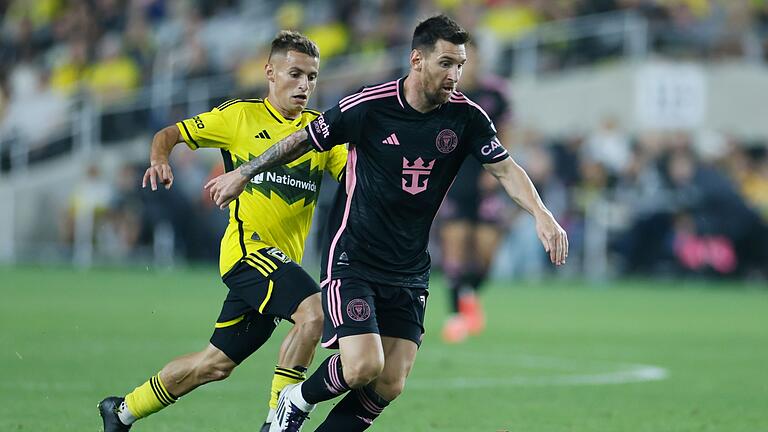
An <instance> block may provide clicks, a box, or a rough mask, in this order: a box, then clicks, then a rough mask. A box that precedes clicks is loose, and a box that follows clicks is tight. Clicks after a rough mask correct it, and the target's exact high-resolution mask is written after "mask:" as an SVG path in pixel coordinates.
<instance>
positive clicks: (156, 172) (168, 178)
mask: <svg viewBox="0 0 768 432" xmlns="http://www.w3.org/2000/svg"><path fill="white" fill-rule="evenodd" d="M158 181H160V182H161V183H162V184H164V185H165V188H166V189H170V188H171V186H172V185H173V170H171V166H170V165H169V164H168V163H156V164H152V165H151V166H150V167H149V168H147V170H146V171H145V172H144V178H143V179H142V180H141V187H143V188H146V187H147V182H149V185H150V186H151V187H152V190H153V191H156V190H157V183H158Z"/></svg>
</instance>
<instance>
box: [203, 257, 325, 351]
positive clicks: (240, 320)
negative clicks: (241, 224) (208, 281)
mask: <svg viewBox="0 0 768 432" xmlns="http://www.w3.org/2000/svg"><path fill="white" fill-rule="evenodd" d="M222 279H223V281H224V283H225V284H226V285H227V287H229V293H228V294H227V298H226V299H224V304H223V305H222V307H221V312H220V313H219V318H218V319H217V320H216V328H215V330H214V332H213V336H211V344H213V346H215V347H216V348H218V349H220V350H221V351H222V352H223V353H224V354H226V355H227V356H228V357H229V358H230V359H232V361H234V362H235V363H237V364H240V363H241V362H242V361H243V360H245V359H246V358H247V357H248V356H250V355H251V354H253V353H254V352H255V351H256V350H257V349H259V347H261V346H262V345H263V344H264V342H266V341H267V340H268V339H269V337H270V336H271V335H272V332H273V331H274V330H275V328H276V327H277V325H278V324H279V323H280V320H282V319H285V320H288V321H292V320H291V315H293V313H294V312H295V311H296V309H297V308H298V307H299V304H301V302H302V301H304V299H306V298H307V297H309V296H311V295H313V294H316V293H318V292H320V287H319V286H318V285H317V282H315V280H314V279H313V278H312V277H311V276H310V275H309V274H307V272H306V271H304V269H303V268H301V266H299V265H298V264H296V263H295V262H293V261H291V260H290V259H289V258H288V257H287V256H285V254H284V253H283V252H282V251H281V250H280V249H278V248H263V249H260V250H259V251H257V252H254V253H252V254H250V255H248V256H246V257H244V258H243V259H242V260H240V262H238V263H237V264H235V266H234V267H232V269H231V270H230V271H229V272H227V274H226V275H224V277H223V278H222Z"/></svg>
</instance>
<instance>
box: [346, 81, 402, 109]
mask: <svg viewBox="0 0 768 432" xmlns="http://www.w3.org/2000/svg"><path fill="white" fill-rule="evenodd" d="M395 82H397V81H389V82H385V83H384V84H379V85H375V86H373V87H365V88H364V89H362V90H360V91H359V92H357V93H352V94H351V95H349V96H347V97H344V98H342V99H341V100H340V101H339V105H341V104H343V103H347V101H349V100H350V99H352V98H354V97H357V96H360V95H362V94H363V93H366V92H369V91H371V90H377V89H380V88H384V87H386V86H388V85H392V83H395Z"/></svg>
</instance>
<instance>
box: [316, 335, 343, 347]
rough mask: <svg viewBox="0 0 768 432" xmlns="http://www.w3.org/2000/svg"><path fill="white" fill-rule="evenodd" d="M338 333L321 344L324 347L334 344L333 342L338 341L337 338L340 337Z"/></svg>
mask: <svg viewBox="0 0 768 432" xmlns="http://www.w3.org/2000/svg"><path fill="white" fill-rule="evenodd" d="M338 338H339V336H338V335H333V337H332V338H331V339H330V340H329V341H328V342H323V343H321V344H320V346H322V347H323V348H328V347H329V346H333V344H335V343H336V339H338Z"/></svg>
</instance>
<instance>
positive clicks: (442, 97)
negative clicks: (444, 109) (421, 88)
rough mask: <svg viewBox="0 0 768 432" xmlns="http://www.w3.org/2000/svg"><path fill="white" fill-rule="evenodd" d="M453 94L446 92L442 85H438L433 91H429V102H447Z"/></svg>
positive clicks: (433, 103)
mask: <svg viewBox="0 0 768 432" xmlns="http://www.w3.org/2000/svg"><path fill="white" fill-rule="evenodd" d="M451 94H453V93H449V94H445V93H444V92H443V87H442V85H441V86H439V87H437V88H436V89H435V90H433V91H431V92H427V94H426V96H427V102H429V104H430V105H442V104H444V103H446V102H448V99H449V98H450V97H451Z"/></svg>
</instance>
